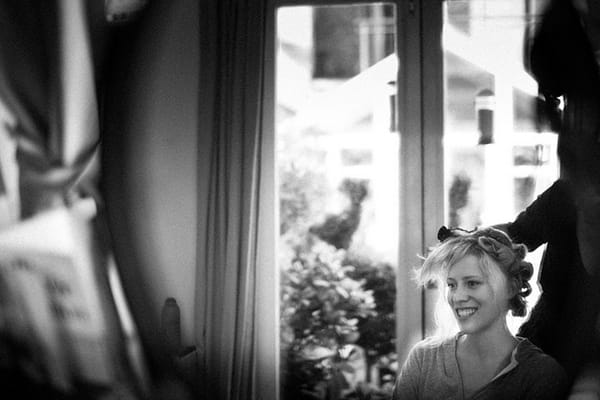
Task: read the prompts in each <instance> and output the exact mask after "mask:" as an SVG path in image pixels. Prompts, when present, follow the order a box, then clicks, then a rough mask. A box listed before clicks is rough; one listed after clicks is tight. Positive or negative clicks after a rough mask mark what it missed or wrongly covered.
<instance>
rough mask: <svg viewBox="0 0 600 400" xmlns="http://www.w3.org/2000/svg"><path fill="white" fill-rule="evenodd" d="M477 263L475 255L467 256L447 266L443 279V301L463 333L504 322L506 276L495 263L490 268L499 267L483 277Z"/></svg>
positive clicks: (506, 295) (498, 325) (482, 329)
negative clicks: (447, 305)
mask: <svg viewBox="0 0 600 400" xmlns="http://www.w3.org/2000/svg"><path fill="white" fill-rule="evenodd" d="M488 262H490V263H493V262H494V261H493V260H491V259H490V260H488ZM479 263H480V261H479V259H478V258H477V257H475V256H473V255H467V256H465V257H464V258H463V259H462V260H460V261H459V262H457V263H456V264H454V265H453V266H452V267H450V270H449V271H448V277H447V279H446V281H447V290H446V300H447V301H448V304H449V305H450V308H452V312H453V315H454V318H456V321H457V322H458V326H459V328H460V330H461V331H462V332H464V333H470V334H473V333H481V332H484V331H486V330H488V329H489V328H492V327H501V326H503V324H504V323H505V321H506V312H507V311H508V300H509V293H508V285H507V282H506V279H505V278H504V277H503V276H502V272H501V271H500V270H499V267H498V266H497V265H491V266H490V267H491V269H498V270H497V272H498V274H493V276H491V277H489V278H488V277H486V276H485V275H484V274H483V272H482V271H481V267H480V266H479ZM496 275H498V276H496Z"/></svg>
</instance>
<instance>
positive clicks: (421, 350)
mask: <svg viewBox="0 0 600 400" xmlns="http://www.w3.org/2000/svg"><path fill="white" fill-rule="evenodd" d="M455 346H456V337H455V336H452V337H437V336H430V337H427V338H425V339H423V340H421V341H419V342H417V344H415V345H414V346H413V347H412V349H411V354H413V355H419V356H420V357H423V356H427V355H433V354H435V353H439V352H446V351H452V349H453V348H454V347H455Z"/></svg>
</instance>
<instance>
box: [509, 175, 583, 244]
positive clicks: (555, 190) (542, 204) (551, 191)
mask: <svg viewBox="0 0 600 400" xmlns="http://www.w3.org/2000/svg"><path fill="white" fill-rule="evenodd" d="M574 212H575V211H574V209H573V205H572V201H571V200H570V196H569V193H568V191H567V189H566V187H565V184H564V182H562V181H560V180H558V181H556V182H554V184H553V185H552V186H550V187H549V188H548V189H546V191H545V192H544V193H542V194H541V195H540V196H539V197H538V198H537V199H536V200H535V201H534V202H533V203H531V204H530V205H529V207H527V208H526V209H525V211H523V212H521V213H520V214H519V215H518V216H517V218H516V219H515V221H514V222H512V223H511V224H509V225H508V227H507V231H508V234H509V236H510V237H511V238H512V240H513V241H515V242H517V243H523V244H525V245H526V246H527V248H528V249H529V250H530V251H533V250H535V249H536V248H538V247H539V246H540V245H542V244H544V243H547V242H549V241H552V239H553V238H556V237H559V236H560V234H561V232H564V230H565V229H567V228H568V224H569V223H570V221H574Z"/></svg>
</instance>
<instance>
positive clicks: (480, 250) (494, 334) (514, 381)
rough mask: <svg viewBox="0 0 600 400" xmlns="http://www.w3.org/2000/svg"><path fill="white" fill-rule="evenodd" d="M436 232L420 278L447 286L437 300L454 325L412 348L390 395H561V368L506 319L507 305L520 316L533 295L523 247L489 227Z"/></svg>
mask: <svg viewBox="0 0 600 400" xmlns="http://www.w3.org/2000/svg"><path fill="white" fill-rule="evenodd" d="M441 232H442V233H444V232H445V233H444V234H443V235H441V236H442V237H441V239H442V240H443V242H442V244H441V245H440V246H438V247H437V248H436V249H434V250H433V251H432V253H431V254H430V255H429V256H428V257H427V259H426V260H425V262H424V263H423V267H422V268H421V269H420V270H419V271H418V280H419V282H420V283H421V284H423V285H427V284H429V283H430V282H432V281H436V282H437V283H438V284H442V283H444V284H445V285H446V290H445V293H444V294H445V296H443V295H442V296H440V300H441V301H440V304H439V306H440V308H441V307H442V306H443V310H444V311H446V312H447V311H451V313H452V315H453V317H454V318H453V319H454V321H455V330H454V332H452V331H449V330H448V329H445V330H443V331H440V332H438V334H437V335H436V336H433V337H430V338H427V339H425V340H423V341H421V342H419V343H418V344H417V345H416V346H415V347H414V348H413V349H412V350H411V352H410V354H409V356H408V359H407V360H406V362H405V363H404V366H403V367H402V370H401V371H400V374H399V375H398V380H397V382H396V386H395V388H394V397H393V398H394V399H435V398H458V399H464V398H471V397H473V396H477V398H481V399H497V398H510V399H530V398H535V399H561V398H563V397H564V394H565V390H566V388H567V387H566V375H565V372H564V370H563V369H562V367H560V365H559V364H558V363H557V362H556V361H555V360H554V359H553V358H552V357H550V356H548V355H546V354H544V353H543V352H542V351H541V350H540V349H539V348H537V347H536V346H534V345H533V344H532V343H531V342H529V341H528V340H527V339H525V338H521V337H516V336H514V335H513V334H512V333H511V331H510V330H509V328H508V325H507V321H506V317H507V313H508V311H509V310H510V311H512V313H513V315H523V314H524V313H525V311H526V304H525V300H524V298H525V297H526V296H528V295H529V294H530V293H531V287H530V285H529V282H528V281H529V279H530V278H531V275H532V272H533V267H532V265H531V264H530V263H528V262H526V261H524V260H523V258H524V257H525V254H526V250H525V248H524V247H523V246H522V245H516V244H513V243H512V242H511V240H510V239H509V238H508V236H507V235H506V234H504V233H503V232H501V231H498V230H496V229H493V228H487V229H483V230H478V231H473V232H459V231H456V230H455V231H449V230H447V229H446V230H441ZM444 299H445V301H444ZM448 306H449V307H448ZM440 311H442V310H440Z"/></svg>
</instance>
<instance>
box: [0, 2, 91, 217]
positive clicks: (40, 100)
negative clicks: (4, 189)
mask: <svg viewBox="0 0 600 400" xmlns="http://www.w3.org/2000/svg"><path fill="white" fill-rule="evenodd" d="M0 54H2V57H1V58H0V96H2V99H3V101H4V102H5V104H6V106H7V108H8V109H9V111H10V112H11V114H13V116H14V120H15V124H14V125H13V126H11V130H12V131H13V133H14V137H16V138H17V160H18V163H19V167H20V178H19V191H20V198H21V217H22V218H27V217H29V216H31V215H33V214H35V213H36V212H38V211H41V210H45V209H47V208H52V207H54V206H57V205H63V204H65V203H67V202H68V200H69V197H71V196H73V195H76V194H77V193H78V192H81V191H82V190H83V191H89V190H91V188H92V187H93V184H92V183H93V182H94V179H95V178H96V175H97V167H96V166H97V163H96V157H95V154H96V149H97V145H98V139H99V132H98V129H99V127H98V109H97V104H96V89H95V77H94V65H93V55H92V46H91V43H90V35H89V29H88V15H87V10H86V4H85V3H84V2H81V1H65V0H55V1H44V2H39V1H27V0H25V1H7V2H4V3H3V5H2V7H1V8H0ZM83 188H87V189H83Z"/></svg>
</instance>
